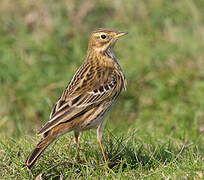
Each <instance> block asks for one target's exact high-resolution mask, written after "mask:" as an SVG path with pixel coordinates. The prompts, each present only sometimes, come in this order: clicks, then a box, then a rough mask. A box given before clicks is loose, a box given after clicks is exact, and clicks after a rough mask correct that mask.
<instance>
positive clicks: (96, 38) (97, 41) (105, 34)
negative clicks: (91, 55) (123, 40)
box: [88, 28, 127, 52]
mask: <svg viewBox="0 0 204 180" xmlns="http://www.w3.org/2000/svg"><path fill="white" fill-rule="evenodd" d="M126 34H127V32H118V31H115V30H113V29H108V28H100V29H97V30H95V31H93V32H92V34H91V36H90V40H89V45H88V50H89V51H93V50H94V51H98V52H103V51H106V50H107V49H109V48H110V49H112V47H113V46H114V44H115V42H116V41H117V40H118V38H120V37H122V36H124V35H126Z"/></svg>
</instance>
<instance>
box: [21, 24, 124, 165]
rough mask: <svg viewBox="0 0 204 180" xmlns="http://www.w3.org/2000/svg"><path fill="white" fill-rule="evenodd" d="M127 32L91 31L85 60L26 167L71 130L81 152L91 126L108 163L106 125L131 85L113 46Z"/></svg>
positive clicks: (26, 162) (41, 130)
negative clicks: (104, 137)
mask: <svg viewBox="0 0 204 180" xmlns="http://www.w3.org/2000/svg"><path fill="white" fill-rule="evenodd" d="M126 34H127V32H118V31H116V30H113V29H111V28H99V29H96V30H94V31H93V32H92V33H91V35H90V39H89V42H88V50H87V54H86V57H85V60H84V62H83V63H82V65H81V66H80V67H79V69H78V70H77V71H76V73H75V74H74V76H73V78H72V79H71V81H70V82H69V83H68V85H67V86H66V88H65V90H64V91H63V93H62V95H61V97H60V98H59V99H58V101H57V102H56V104H55V106H54V107H53V109H52V111H51V113H50V117H49V120H48V122H47V123H46V124H45V125H44V126H43V127H42V128H41V129H40V131H39V132H38V135H41V136H42V138H41V140H40V142H39V143H38V144H37V145H36V147H35V148H34V150H33V151H32V152H31V153H30V155H29V156H28V157H27V159H26V161H25V163H24V165H23V168H25V167H27V168H28V169H31V168H32V167H33V165H34V163H35V162H36V160H37V159H38V157H39V156H40V155H41V154H42V153H43V151H44V150H45V149H46V148H47V147H48V146H49V145H50V144H51V143H52V142H53V141H54V140H55V139H56V138H58V137H59V136H61V135H63V134H65V133H67V132H71V131H73V132H74V137H75V142H76V144H77V154H78V149H79V136H80V133H82V132H83V131H86V130H89V129H95V130H96V132H97V140H98V142H99V145H100V148H101V152H102V155H103V158H104V161H105V162H107V159H106V154H105V152H104V149H103V145H102V125H103V122H104V118H105V117H106V115H107V114H108V112H109V111H110V110H111V108H112V107H113V105H114V103H115V101H116V99H117V98H118V96H119V94H120V93H121V92H122V91H123V90H126V86H127V81H126V78H125V75H124V73H123V70H122V68H121V66H120V65H119V63H118V61H117V59H116V57H115V55H114V51H113V48H114V45H115V43H116V41H117V40H118V39H119V38H120V37H122V36H124V35H126ZM77 156H78V157H79V154H78V155H77Z"/></svg>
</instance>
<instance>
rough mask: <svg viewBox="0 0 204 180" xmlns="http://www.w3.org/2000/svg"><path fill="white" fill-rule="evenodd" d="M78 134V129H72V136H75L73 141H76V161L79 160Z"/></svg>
mask: <svg viewBox="0 0 204 180" xmlns="http://www.w3.org/2000/svg"><path fill="white" fill-rule="evenodd" d="M79 134H80V132H79V131H74V138H75V142H76V146H77V147H76V148H77V156H76V159H77V161H78V162H79V161H81V159H80V155H79Z"/></svg>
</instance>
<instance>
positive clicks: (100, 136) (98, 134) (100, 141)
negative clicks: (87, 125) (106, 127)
mask: <svg viewBox="0 0 204 180" xmlns="http://www.w3.org/2000/svg"><path fill="white" fill-rule="evenodd" d="M97 139H98V142H99V145H100V148H101V151H102V154H103V158H104V160H105V162H107V161H106V155H105V152H104V150H103V139H102V123H101V124H100V125H99V127H98V128H97Z"/></svg>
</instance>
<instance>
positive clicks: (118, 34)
mask: <svg viewBox="0 0 204 180" xmlns="http://www.w3.org/2000/svg"><path fill="white" fill-rule="evenodd" d="M126 34H128V33H127V32H119V33H117V34H116V36H115V38H120V37H122V36H124V35H126Z"/></svg>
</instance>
